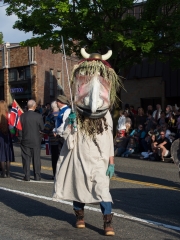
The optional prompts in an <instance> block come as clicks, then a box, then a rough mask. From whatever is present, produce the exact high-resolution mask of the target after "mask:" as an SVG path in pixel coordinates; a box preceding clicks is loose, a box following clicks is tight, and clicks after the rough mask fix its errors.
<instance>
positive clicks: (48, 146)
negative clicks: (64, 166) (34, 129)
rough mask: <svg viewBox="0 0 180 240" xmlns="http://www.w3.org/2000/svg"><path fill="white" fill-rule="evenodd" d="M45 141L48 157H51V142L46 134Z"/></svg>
mask: <svg viewBox="0 0 180 240" xmlns="http://www.w3.org/2000/svg"><path fill="white" fill-rule="evenodd" d="M44 141H45V145H46V155H51V148H50V141H49V136H48V135H47V134H44Z"/></svg>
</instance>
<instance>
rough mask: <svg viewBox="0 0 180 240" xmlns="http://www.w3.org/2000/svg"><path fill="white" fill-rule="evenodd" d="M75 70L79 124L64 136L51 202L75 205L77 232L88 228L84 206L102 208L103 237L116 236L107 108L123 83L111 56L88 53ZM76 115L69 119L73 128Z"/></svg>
mask: <svg viewBox="0 0 180 240" xmlns="http://www.w3.org/2000/svg"><path fill="white" fill-rule="evenodd" d="M81 54H82V56H83V57H84V58H85V59H83V60H82V61H81V62H80V63H79V64H78V65H75V66H74V69H73V73H72V79H71V80H72V93H73V99H74V105H75V110H76V123H77V125H76V124H75V127H73V124H71V125H68V126H67V128H66V129H65V131H64V132H63V135H62V136H63V137H64V139H65V142H64V145H63V148H62V150H61V153H60V157H59V160H58V163H57V170H56V177H55V184H54V194H53V199H54V200H56V199H64V200H72V201H73V209H74V211H75V215H76V219H77V221H76V227H77V228H84V227H85V221H84V206H85V204H86V203H99V204H100V207H101V211H102V213H103V220H104V231H105V235H107V236H111V235H114V234H115V233H114V229H113V227H112V225H111V222H112V217H113V214H112V197H111V194H110V192H109V183H110V178H111V177H112V176H113V174H114V166H115V165H114V144H113V134H112V130H113V124H112V118H111V115H110V112H109V109H110V108H111V107H112V105H113V104H114V102H115V100H117V96H116V92H117V90H118V89H119V87H120V86H122V83H121V80H120V78H119V77H118V75H117V74H116V73H115V71H114V70H113V69H112V68H111V66H110V65H109V63H108V62H106V60H107V59H108V58H110V56H111V55H112V51H111V50H109V51H108V52H107V54H105V55H100V54H98V53H93V54H88V53H86V51H85V49H84V48H82V49H81ZM74 117H75V114H74V113H71V114H70V116H69V119H70V122H71V123H74Z"/></svg>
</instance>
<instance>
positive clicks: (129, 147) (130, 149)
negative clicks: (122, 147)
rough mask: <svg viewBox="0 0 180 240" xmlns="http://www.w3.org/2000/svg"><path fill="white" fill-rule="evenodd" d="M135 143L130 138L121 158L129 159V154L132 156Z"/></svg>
mask: <svg viewBox="0 0 180 240" xmlns="http://www.w3.org/2000/svg"><path fill="white" fill-rule="evenodd" d="M135 147H136V142H135V139H134V138H130V139H129V142H128V145H127V148H126V151H125V152H124V153H123V154H122V155H121V157H129V154H132V153H133V152H134V150H135Z"/></svg>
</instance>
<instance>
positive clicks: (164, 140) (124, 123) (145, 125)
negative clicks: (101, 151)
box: [114, 104, 180, 161]
mask: <svg viewBox="0 0 180 240" xmlns="http://www.w3.org/2000/svg"><path fill="white" fill-rule="evenodd" d="M119 115H120V116H119V119H118V125H117V133H116V136H115V138H114V150H115V156H119V157H129V155H130V154H132V153H139V154H140V158H141V159H149V160H152V161H154V160H161V161H164V158H166V157H171V153H170V148H171V144H172V142H173V141H174V140H176V139H178V138H180V108H178V107H177V106H176V105H175V106H174V107H172V106H171V105H167V106H166V108H165V110H163V109H162V108H161V105H160V104H157V105H156V109H154V110H153V107H152V106H151V105H149V106H148V107H147V109H143V108H142V107H139V108H138V109H137V110H135V109H134V107H133V106H129V104H126V105H125V108H124V110H120V112H119Z"/></svg>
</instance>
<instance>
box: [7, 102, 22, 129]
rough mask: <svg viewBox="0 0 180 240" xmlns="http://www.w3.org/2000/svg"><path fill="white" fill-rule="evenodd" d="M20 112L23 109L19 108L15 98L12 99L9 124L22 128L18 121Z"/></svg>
mask: <svg viewBox="0 0 180 240" xmlns="http://www.w3.org/2000/svg"><path fill="white" fill-rule="evenodd" d="M22 113H23V110H22V109H21V108H20V106H19V104H18V103H17V102H16V100H14V101H13V103H12V108H11V112H10V117H9V124H10V125H11V126H12V127H15V128H17V129H18V130H22V126H21V122H20V116H21V114H22Z"/></svg>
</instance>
